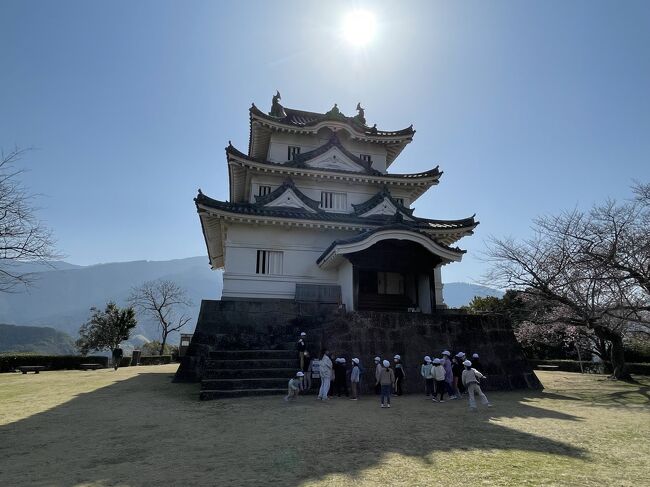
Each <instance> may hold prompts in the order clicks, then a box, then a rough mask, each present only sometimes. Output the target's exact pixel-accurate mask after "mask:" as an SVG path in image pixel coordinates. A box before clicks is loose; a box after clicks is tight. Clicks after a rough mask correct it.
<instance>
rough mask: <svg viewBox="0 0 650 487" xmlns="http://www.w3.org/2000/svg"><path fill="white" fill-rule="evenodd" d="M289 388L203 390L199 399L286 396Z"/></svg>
mask: <svg viewBox="0 0 650 487" xmlns="http://www.w3.org/2000/svg"><path fill="white" fill-rule="evenodd" d="M286 393H287V388H286V387H285V388H283V389H237V390H230V391H227V390H226V391H224V390H219V389H215V390H207V389H206V390H202V391H201V395H200V396H199V398H200V399H201V400H202V401H208V400H211V399H228V398H235V397H247V396H271V395H281V394H286Z"/></svg>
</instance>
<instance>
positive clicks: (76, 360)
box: [0, 354, 108, 372]
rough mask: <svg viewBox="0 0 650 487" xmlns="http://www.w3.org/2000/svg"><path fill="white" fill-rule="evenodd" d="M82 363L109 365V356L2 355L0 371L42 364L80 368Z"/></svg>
mask: <svg viewBox="0 0 650 487" xmlns="http://www.w3.org/2000/svg"><path fill="white" fill-rule="evenodd" d="M81 364H100V365H101V366H103V367H107V366H108V357H101V356H96V355H93V356H89V357H83V356H80V355H20V354H15V355H0V372H13V371H14V370H16V368H17V367H20V366H21V365H42V366H45V367H47V368H48V369H49V370H63V369H78V368H79V366H80V365H81Z"/></svg>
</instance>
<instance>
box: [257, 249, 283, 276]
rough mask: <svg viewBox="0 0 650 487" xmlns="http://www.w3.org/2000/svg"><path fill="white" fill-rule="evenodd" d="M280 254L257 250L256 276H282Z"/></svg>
mask: <svg viewBox="0 0 650 487" xmlns="http://www.w3.org/2000/svg"><path fill="white" fill-rule="evenodd" d="M282 254H283V252H276V251H273V250H258V251H257V265H256V267H255V273H256V274H276V275H279V274H282Z"/></svg>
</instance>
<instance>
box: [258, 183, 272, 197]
mask: <svg viewBox="0 0 650 487" xmlns="http://www.w3.org/2000/svg"><path fill="white" fill-rule="evenodd" d="M270 193H271V186H262V185H260V187H259V189H258V190H257V195H258V196H266V195H267V194H270Z"/></svg>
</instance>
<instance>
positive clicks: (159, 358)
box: [140, 355, 172, 365]
mask: <svg viewBox="0 0 650 487" xmlns="http://www.w3.org/2000/svg"><path fill="white" fill-rule="evenodd" d="M171 362H172V356H171V355H147V356H145V357H140V365H163V364H170V363H171Z"/></svg>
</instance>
